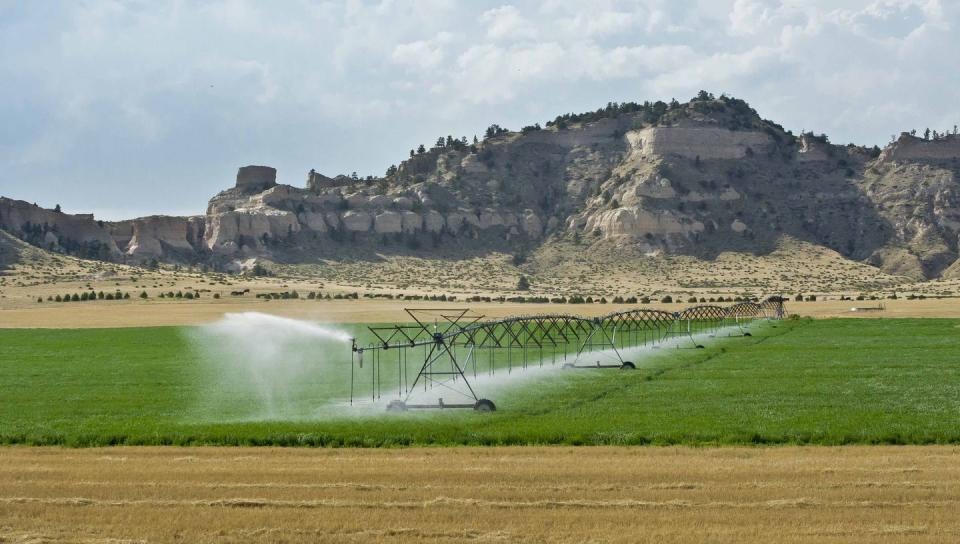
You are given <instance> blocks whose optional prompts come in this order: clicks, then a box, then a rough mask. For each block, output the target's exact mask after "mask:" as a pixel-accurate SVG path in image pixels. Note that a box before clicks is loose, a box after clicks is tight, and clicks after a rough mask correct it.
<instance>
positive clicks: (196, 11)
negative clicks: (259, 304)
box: [0, 0, 960, 212]
mask: <svg viewBox="0 0 960 544" xmlns="http://www.w3.org/2000/svg"><path fill="white" fill-rule="evenodd" d="M958 27H960V4H958V3H957V2H945V1H943V0H939V1H938V0H897V1H893V0H890V1H878V0H717V1H706V0H690V1H689V2H665V1H663V0H596V1H595V2H570V1H566V0H517V1H509V2H508V1H496V0H491V1H484V2H457V1H455V0H380V1H360V0H348V1H344V2H320V1H307V0H301V1H296V2H285V3H281V4H280V5H278V6H273V7H271V9H266V8H265V7H264V6H263V4H262V3H259V2H254V1H253V0H209V1H207V2H203V3H201V4H193V3H187V2H180V1H176V0H171V1H170V2H122V1H119V0H86V1H85V2H82V3H78V2H67V1H66V0H59V1H58V0H51V1H50V2H24V3H16V4H12V5H11V7H10V8H8V9H5V10H4V11H3V13H0V51H4V54H3V55H0V81H4V83H5V84H4V85H2V86H0V118H2V119H4V123H3V124H2V126H0V172H3V174H2V175H0V194H8V193H9V192H10V191H11V190H10V187H13V186H16V187H23V186H22V185H21V182H22V180H29V182H30V185H29V190H30V192H31V193H36V195H35V196H33V195H31V196H30V199H31V200H38V201H50V200H55V201H59V202H61V203H63V204H65V205H66V204H70V206H69V207H70V208H72V209H85V208H94V207H97V208H104V209H113V210H116V209H120V208H121V207H122V202H123V201H124V200H125V199H129V198H130V195H134V197H135V198H136V199H138V200H139V201H142V202H151V203H155V204H156V206H157V210H156V211H158V212H161V211H164V210H176V211H178V212H182V211H183V209H184V208H185V207H188V204H187V203H190V204H191V205H194V206H196V209H197V210H198V211H200V210H202V208H203V202H204V201H205V200H206V199H207V198H208V197H209V195H210V194H212V193H214V192H215V191H217V190H219V189H221V188H223V186H224V185H226V184H228V183H229V181H230V178H231V177H232V170H233V169H234V168H236V167H237V166H239V165H240V164H247V163H250V162H263V163H267V164H272V165H274V166H276V167H278V168H279V170H280V178H281V180H288V181H291V182H294V183H300V180H301V179H302V177H303V173H304V172H306V171H307V170H309V169H310V168H314V167H315V168H318V169H319V170H320V171H324V172H330V173H337V172H351V171H354V170H356V171H357V172H358V173H379V172H382V171H383V169H384V168H385V167H386V166H388V165H389V164H391V163H395V162H397V161H398V160H400V159H402V157H403V156H404V155H405V154H406V152H407V150H408V149H410V148H411V147H416V145H417V144H419V143H430V142H431V141H435V140H436V138H437V136H438V135H440V134H443V135H446V134H467V135H472V134H473V133H478V132H482V131H483V129H484V128H485V127H486V126H487V125H489V124H490V123H492V122H497V123H499V124H501V125H504V126H508V127H518V126H523V125H526V124H531V123H533V122H536V121H540V122H543V121H544V120H546V119H549V118H552V117H554V116H555V115H557V114H558V113H564V112H569V111H585V110H590V109H595V108H596V107H598V106H600V105H603V104H605V103H606V102H608V101H610V100H618V101H622V100H637V101H643V100H657V99H669V98H671V97H676V98H679V99H685V98H688V97H690V96H692V95H693V94H695V93H696V92H697V91H698V90H699V89H701V88H704V89H707V90H710V91H712V92H714V93H721V92H727V93H730V94H734V95H736V96H740V97H742V98H745V99H747V100H748V101H750V102H751V104H752V105H754V106H755V107H756V108H757V109H758V110H759V111H760V113H761V114H763V115H764V116H766V117H768V118H771V119H774V120H776V121H778V122H782V123H784V124H785V126H786V127H787V128H791V129H794V130H799V129H801V128H805V129H808V130H816V131H817V132H826V133H828V134H830V135H831V138H832V139H833V140H834V141H854V142H858V143H865V144H874V143H879V144H882V143H884V142H885V141H886V140H887V139H888V138H889V135H890V134H893V133H897V132H899V131H900V130H908V129H910V128H923V127H924V126H926V125H930V126H939V127H941V128H946V127H952V125H953V124H954V123H956V122H958V121H960V119H958V118H957V117H958V116H960V111H958V110H960V106H957V105H956V97H955V94H956V89H957V88H958V86H960V71H958V70H957V69H956V60H955V55H954V54H953V52H955V51H957V50H960V38H958V37H960V32H958V30H960V28H958ZM371 134H376V135H377V140H376V145H371V143H370V142H371ZM145 171H149V172H150V176H151V177H150V178H149V182H147V181H146V180H145V178H144V176H143V172H145ZM4 176H5V177H4ZM85 180H95V181H96V182H97V189H98V190H97V191H90V190H89V185H87V184H85V183H83V181H85Z"/></svg>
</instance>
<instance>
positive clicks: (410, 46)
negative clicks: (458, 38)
mask: <svg viewBox="0 0 960 544" xmlns="http://www.w3.org/2000/svg"><path fill="white" fill-rule="evenodd" d="M452 39H453V34H451V33H449V32H440V33H439V34H437V35H436V36H435V37H434V38H432V39H430V40H417V41H414V42H409V43H401V44H397V45H396V46H395V47H394V48H393V53H391V55H390V58H391V59H392V60H393V62H395V63H397V64H401V65H405V66H410V67H413V68H416V69H419V70H424V71H427V70H432V69H435V68H437V67H438V66H440V64H441V63H442V62H443V59H444V56H445V53H444V48H445V47H446V45H447V44H449V43H450V41H451V40H452Z"/></svg>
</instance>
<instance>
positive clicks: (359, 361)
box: [350, 296, 784, 411]
mask: <svg viewBox="0 0 960 544" xmlns="http://www.w3.org/2000/svg"><path fill="white" fill-rule="evenodd" d="M783 302H784V299H783V298H782V297H777V296H774V297H769V298H767V299H765V300H763V301H762V302H761V301H753V302H749V301H748V302H739V303H737V304H733V305H732V306H725V307H722V306H715V305H699V306H691V307H689V308H685V309H683V310H681V311H679V312H667V311H664V310H654V309H650V308H637V309H631V310H625V311H620V312H613V313H610V314H607V315H604V316H600V317H592V318H591V317H582V316H576V315H568V314H546V315H531V316H521V317H508V318H504V319H498V320H492V321H488V320H484V316H482V315H477V314H474V313H472V312H471V311H470V310H468V309H407V310H406V312H407V314H409V315H410V317H411V318H412V320H413V322H412V323H410V324H398V325H390V326H378V327H370V328H369V329H370V332H371V333H372V335H373V336H374V337H375V338H376V342H374V343H371V344H369V345H367V346H359V345H358V344H357V341H356V339H354V340H353V341H352V349H351V366H350V403H351V404H353V402H354V394H355V391H356V390H357V389H358V387H359V386H361V385H362V384H366V383H369V385H370V391H369V393H370V397H371V399H372V400H373V401H377V400H380V399H381V398H382V396H383V395H384V394H387V395H390V394H392V393H393V392H395V393H396V398H395V399H394V400H391V401H390V402H389V403H388V405H387V409H388V410H391V411H394V410H396V411H403V410H408V409H418V408H441V409H443V408H473V409H475V410H478V411H493V410H496V406H495V405H494V403H493V402H492V401H490V400H489V399H485V398H481V397H480V396H478V394H477V392H476V391H475V390H474V382H476V381H477V378H478V377H479V376H481V375H487V376H493V375H495V374H496V373H497V372H498V371H499V372H501V373H502V372H507V373H508V374H512V373H513V372H515V371H517V370H526V369H527V368H530V367H533V366H535V367H542V366H544V365H545V364H547V365H551V364H552V365H557V364H560V365H562V367H563V368H567V369H577V368H618V369H623V370H629V369H634V368H636V366H635V364H634V362H633V361H630V360H628V358H627V356H626V355H625V353H627V352H628V350H631V349H635V348H641V347H651V348H658V347H660V346H661V345H662V344H663V343H664V342H667V341H669V340H676V341H677V342H678V344H677V345H678V347H679V346H680V345H681V344H684V345H686V346H687V347H690V348H702V347H703V346H702V345H701V344H699V343H698V341H697V339H698V338H700V337H702V336H704V335H706V336H707V337H709V336H713V335H715V334H716V333H717V332H719V331H722V330H725V331H727V332H728V334H729V335H730V336H750V330H749V329H750V325H751V323H753V322H754V321H755V320H760V319H763V320H779V319H783V315H784V306H783ZM365 362H366V369H367V370H366V371H364V370H363V369H364V364H365ZM385 368H386V369H387V373H386V375H385V374H384V369H385ZM366 372H369V377H366V376H363V375H362V374H364V373H366ZM368 379H369V382H368V381H367V380H368ZM361 380H362V381H361ZM433 391H437V393H438V395H442V394H448V395H453V396H454V397H455V398H457V399H458V400H459V399H462V401H460V402H454V403H444V401H443V397H441V396H437V401H436V402H426V403H424V402H416V401H417V400H418V399H422V398H423V397H424V396H428V397H429V396H430V394H431V392H433ZM430 398H432V397H430ZM448 398H449V397H448Z"/></svg>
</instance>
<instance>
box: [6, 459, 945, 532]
mask: <svg viewBox="0 0 960 544" xmlns="http://www.w3.org/2000/svg"><path fill="white" fill-rule="evenodd" d="M958 538H960V448H956V447H946V446H943V447H941V446H927V447H891V446H877V447H837V448H826V447H777V448H705V449H696V448H658V447H644V448H615V447H610V448H540V447H526V448H441V449H427V448H423V449H420V448H413V449H387V450H352V449H339V450H336V449H335V450H312V449H267V448H254V449H251V448H246V449H244V448H123V447H117V448H106V449H80V450H70V449H57V448H21V447H14V448H4V449H0V542H49V541H71V542H169V541H181V542H234V541H260V542H373V541H389V542H459V541H474V542H643V541H649V542H705V541H713V542H794V541H810V540H816V541H819V542H902V541H911V542H950V541H956V540H957V539H958Z"/></svg>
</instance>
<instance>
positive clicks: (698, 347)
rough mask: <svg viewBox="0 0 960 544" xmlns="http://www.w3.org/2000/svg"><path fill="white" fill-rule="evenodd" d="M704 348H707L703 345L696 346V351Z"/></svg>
mask: <svg viewBox="0 0 960 544" xmlns="http://www.w3.org/2000/svg"><path fill="white" fill-rule="evenodd" d="M706 348H707V346H704V345H701V344H697V349H706Z"/></svg>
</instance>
